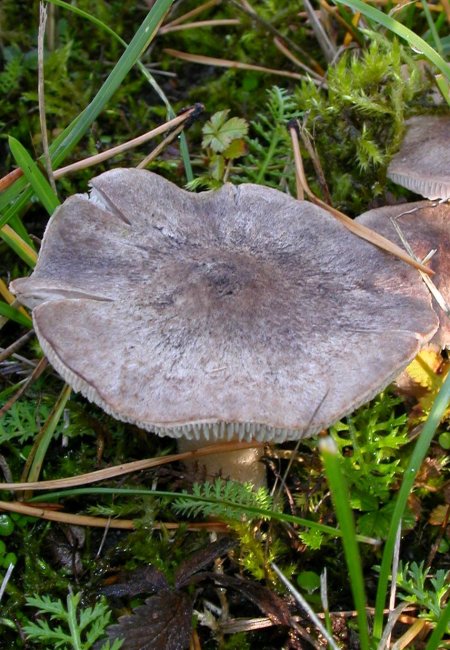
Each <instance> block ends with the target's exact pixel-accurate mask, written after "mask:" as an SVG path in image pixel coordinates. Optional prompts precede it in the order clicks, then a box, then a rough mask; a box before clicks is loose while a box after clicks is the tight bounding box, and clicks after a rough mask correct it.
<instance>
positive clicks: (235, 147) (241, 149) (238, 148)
mask: <svg viewBox="0 0 450 650" xmlns="http://www.w3.org/2000/svg"><path fill="white" fill-rule="evenodd" d="M246 153H247V145H246V143H245V140H243V139H242V138H238V139H236V140H233V142H231V144H229V145H228V147H227V148H226V149H225V150H224V151H223V152H222V155H223V157H224V158H227V159H228V160H234V159H235V158H240V157H241V156H244V155H245V154H246Z"/></svg>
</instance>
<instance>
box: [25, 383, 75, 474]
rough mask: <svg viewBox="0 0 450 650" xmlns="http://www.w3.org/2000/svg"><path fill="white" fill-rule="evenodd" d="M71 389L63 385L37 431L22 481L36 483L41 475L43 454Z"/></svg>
mask: <svg viewBox="0 0 450 650" xmlns="http://www.w3.org/2000/svg"><path fill="white" fill-rule="evenodd" d="M71 392H72V389H71V388H70V386H67V385H65V386H64V388H63V389H62V391H61V393H60V395H59V397H58V399H57V401H56V403H55V405H54V407H53V408H52V410H51V413H50V415H49V416H48V418H47V420H46V422H45V424H44V426H43V427H42V429H41V430H40V431H39V433H38V435H37V437H36V440H35V442H34V444H33V447H32V448H31V451H30V454H29V456H28V459H27V462H26V465H25V469H24V473H23V474H24V475H23V476H22V478H23V479H25V478H27V479H28V480H29V481H36V480H37V479H38V477H39V474H40V473H41V469H42V464H43V462H44V458H45V454H46V453H47V449H48V447H49V445H50V442H51V440H52V438H53V434H54V433H55V429H56V427H57V425H58V422H59V420H60V419H61V416H62V414H63V412H64V409H65V406H66V403H67V400H68V399H69V397H70V395H71Z"/></svg>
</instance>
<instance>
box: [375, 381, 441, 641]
mask: <svg viewBox="0 0 450 650" xmlns="http://www.w3.org/2000/svg"><path fill="white" fill-rule="evenodd" d="M449 401H450V374H449V375H448V377H447V379H446V380H445V381H444V383H443V385H442V388H441V390H440V391H439V393H438V395H437V397H436V399H435V401H434V404H433V408H432V409H431V412H430V415H429V416H428V419H427V421H426V422H425V426H424V428H423V430H422V433H421V434H420V436H419V439H418V440H417V443H416V445H415V447H414V451H413V453H412V455H411V459H410V461H409V463H408V467H407V468H406V470H405V477H404V479H403V482H402V485H401V487H400V490H399V493H398V497H397V500H396V502H395V507H394V511H393V513H392V518H391V522H390V526H389V533H388V537H387V540H386V544H385V547H384V551H383V558H382V561H381V567H380V576H379V579H378V588H377V597H376V602H375V618H374V630H373V631H374V636H375V638H376V640H377V641H379V640H380V638H381V635H382V632H383V610H384V606H385V603H386V597H387V589H388V583H389V576H390V569H391V565H392V557H393V553H394V548H395V538H396V534H397V529H398V527H399V525H400V521H401V519H402V517H403V514H404V512H405V508H406V504H407V501H408V497H409V495H410V493H411V490H412V488H413V485H414V480H415V478H416V475H417V472H418V471H419V469H420V466H421V464H422V462H423V460H424V458H425V456H426V453H427V451H428V448H429V446H430V444H431V441H432V439H433V436H434V434H435V432H436V429H437V428H438V426H439V424H440V421H441V419H442V417H443V415H444V413H445V410H446V409H447V406H448V403H449Z"/></svg>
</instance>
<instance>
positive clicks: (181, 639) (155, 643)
mask: <svg viewBox="0 0 450 650" xmlns="http://www.w3.org/2000/svg"><path fill="white" fill-rule="evenodd" d="M192 611H193V604H192V599H191V598H190V596H188V595H187V594H185V593H183V592H180V591H174V590H169V589H165V590H163V591H161V592H159V593H158V594H157V595H155V596H151V597H150V598H147V600H146V601H145V605H141V606H140V607H136V609H135V610H133V613H132V614H130V615H129V616H121V617H120V618H119V622H118V623H117V624H116V625H112V626H110V627H109V628H108V630H107V633H108V637H109V640H110V641H114V640H116V639H124V644H123V647H124V648H126V649H127V650H184V649H185V648H188V647H189V640H190V638H191V629H192Z"/></svg>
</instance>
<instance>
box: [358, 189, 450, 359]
mask: <svg viewBox="0 0 450 650" xmlns="http://www.w3.org/2000/svg"><path fill="white" fill-rule="evenodd" d="M357 221H359V222H360V223H363V224H364V225H365V226H367V227H368V228H372V230H376V231H377V232H378V233H380V235H383V236H384V237H387V238H388V239H390V240H391V241H393V242H395V243H398V244H399V245H402V241H401V238H400V235H399V232H400V233H401V235H402V237H403V238H404V239H405V241H406V242H407V243H408V244H409V245H410V247H411V248H412V250H413V252H414V254H415V255H416V257H417V258H418V259H420V260H422V259H423V258H425V257H426V256H427V255H428V254H429V253H430V251H433V250H434V251H436V252H435V254H434V255H433V257H432V258H431V260H430V262H429V264H428V266H429V267H430V268H431V269H432V270H433V271H434V275H433V276H432V278H431V280H432V282H433V284H434V285H435V287H436V288H437V290H438V291H439V292H440V294H441V296H442V298H443V299H444V301H445V303H447V305H450V205H448V204H445V203H438V204H433V203H430V202H429V201H418V202H417V203H406V204H401V205H391V206H385V207H382V208H377V209H375V210H369V211H368V212H365V213H364V214H362V215H361V216H359V217H358V219H357ZM394 223H395V224H396V225H397V227H398V229H399V230H398V229H396V228H395V226H394ZM433 308H434V310H435V312H436V314H437V315H438V317H439V328H438V330H437V332H436V334H435V335H434V337H433V339H432V340H431V343H433V344H435V345H436V346H438V347H439V348H445V347H448V346H450V317H449V315H448V314H447V313H446V312H445V311H444V310H443V308H442V307H441V306H439V305H438V304H437V303H436V301H435V300H433Z"/></svg>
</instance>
